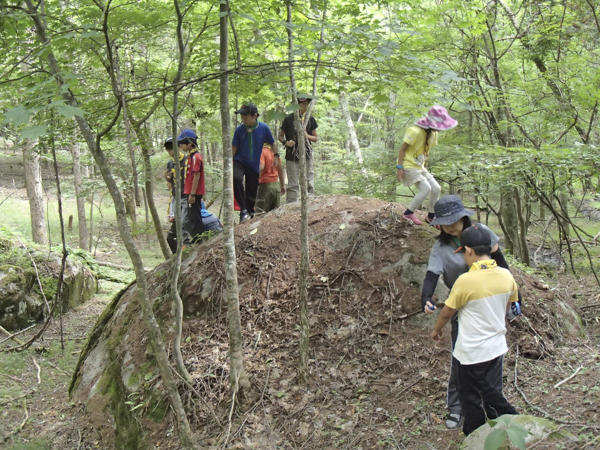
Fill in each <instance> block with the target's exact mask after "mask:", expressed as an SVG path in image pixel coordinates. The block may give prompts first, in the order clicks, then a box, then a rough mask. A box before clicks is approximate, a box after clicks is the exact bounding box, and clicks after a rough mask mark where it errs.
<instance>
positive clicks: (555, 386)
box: [554, 367, 583, 389]
mask: <svg viewBox="0 0 600 450" xmlns="http://www.w3.org/2000/svg"><path fill="white" fill-rule="evenodd" d="M581 369H583V367H579V368H577V370H576V371H575V372H574V373H573V375H571V376H570V377H568V378H565V379H564V380H562V381H561V382H559V383H556V384H555V385H554V389H556V388H557V387H559V386H560V385H561V384H563V383H566V382H567V381H569V380H570V379H572V378H575V375H577V374H578V373H579V371H580V370H581Z"/></svg>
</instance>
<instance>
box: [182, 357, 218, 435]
mask: <svg viewBox="0 0 600 450" xmlns="http://www.w3.org/2000/svg"><path fill="white" fill-rule="evenodd" d="M171 371H172V372H173V373H174V374H176V375H177V376H178V377H179V378H181V380H182V381H183V382H184V383H185V385H186V386H187V387H189V388H190V389H191V390H192V392H193V393H194V394H196V396H198V398H199V399H200V400H202V403H204V406H206V407H207V408H208V410H209V411H210V413H211V415H212V416H213V419H215V422H217V425H219V427H221V428H223V425H221V421H220V420H219V418H218V417H217V415H216V414H215V412H214V411H213V409H212V408H211V407H210V405H209V404H208V403H207V401H206V400H205V399H204V397H202V396H201V395H200V393H199V392H198V391H197V390H196V389H194V386H192V385H191V384H190V383H188V382H187V380H186V379H185V378H183V377H182V376H181V375H180V374H179V372H178V371H176V370H174V369H173V368H172V367H171Z"/></svg>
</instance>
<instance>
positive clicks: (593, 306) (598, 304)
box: [0, 303, 600, 343]
mask: <svg viewBox="0 0 600 450" xmlns="http://www.w3.org/2000/svg"><path fill="white" fill-rule="evenodd" d="M591 308H600V303H592V304H591V305H585V306H580V307H579V309H591ZM1 342H4V341H0V343H1Z"/></svg>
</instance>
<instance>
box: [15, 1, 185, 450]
mask: <svg viewBox="0 0 600 450" xmlns="http://www.w3.org/2000/svg"><path fill="white" fill-rule="evenodd" d="M24 3H25V5H26V6H27V9H28V13H29V17H30V18H31V20H32V21H33V23H34V26H35V30H36V34H37V37H38V39H39V41H40V43H41V44H43V45H47V44H48V43H49V39H48V37H47V35H46V28H45V26H44V20H45V17H44V15H43V14H40V12H39V11H38V10H37V8H36V6H34V4H33V2H32V0H24ZM107 19H108V17H107V15H106V11H105V17H104V27H105V28H107ZM46 60H47V62H48V66H49V69H50V73H51V74H52V75H53V76H54V78H55V79H56V82H57V83H58V85H59V87H61V88H62V87H63V86H64V79H63V77H62V73H61V70H60V67H59V65H58V61H57V59H56V57H55V56H54V53H53V52H52V51H51V50H49V51H48V52H47V53H46ZM61 92H62V95H63V98H64V99H65V101H66V102H67V104H68V105H70V106H74V107H77V101H76V99H75V96H74V95H73V93H72V92H71V91H70V90H69V89H61ZM119 114H120V107H118V109H117V111H116V114H115V117H114V119H113V121H112V122H111V123H110V124H109V126H108V127H106V128H105V129H103V130H101V131H99V132H98V134H97V135H96V136H94V134H93V133H92V130H91V128H90V126H89V124H88V123H87V121H86V120H85V119H84V118H83V117H79V116H76V117H75V120H76V121H77V124H78V126H79V130H80V132H81V134H82V135H83V137H84V139H85V141H86V143H87V145H88V148H89V150H90V152H91V153H92V155H93V156H94V160H95V161H96V163H97V165H98V168H99V169H100V173H101V174H102V178H103V179H104V182H105V183H106V187H107V188H108V191H109V192H110V195H111V197H112V200H113V203H114V206H115V214H116V219H117V226H118V229H119V233H120V235H121V239H122V241H123V244H124V246H125V248H126V249H127V253H128V254H129V257H130V258H131V262H132V263H133V267H134V270H135V278H136V285H137V286H136V287H137V292H138V301H139V303H140V307H141V310H142V316H143V318H144V322H145V324H146V326H147V327H148V331H149V333H148V338H149V342H150V345H151V346H152V349H153V351H154V357H155V359H156V363H157V365H158V368H159V371H160V375H161V378H162V381H163V383H164V386H165V390H166V391H167V395H168V396H169V398H170V401H171V406H172V407H173V411H174V413H175V415H176V418H177V422H178V425H179V436H180V439H181V443H182V446H183V447H184V448H186V449H187V448H194V444H193V434H192V431H191V428H190V424H189V422H188V420H187V415H186V413H185V410H184V408H183V403H182V401H181V397H180V396H179V391H178V390H177V385H176V384H175V380H174V379H173V375H172V374H171V368H170V367H169V360H168V356H167V352H166V350H165V349H166V345H165V342H164V339H163V336H162V332H161V330H160V327H159V326H158V323H157V322H156V317H155V316H154V311H153V310H152V303H151V300H150V295H149V292H148V284H147V282H146V273H145V271H144V264H143V261H142V257H141V255H140V253H139V251H138V249H137V247H136V245H135V241H134V240H133V236H132V233H131V228H130V227H129V225H128V223H127V218H126V214H125V204H124V202H123V197H122V196H121V193H120V191H119V187H118V186H117V183H116V181H115V178H114V176H113V174H112V172H111V170H110V165H109V163H108V160H107V158H106V155H105V154H104V152H103V150H102V148H101V146H100V142H101V138H102V136H103V135H105V134H106V133H108V132H109V131H110V129H111V128H112V127H113V126H114V124H115V123H116V121H117V120H118V115H119Z"/></svg>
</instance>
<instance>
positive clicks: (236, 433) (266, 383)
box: [231, 366, 271, 439]
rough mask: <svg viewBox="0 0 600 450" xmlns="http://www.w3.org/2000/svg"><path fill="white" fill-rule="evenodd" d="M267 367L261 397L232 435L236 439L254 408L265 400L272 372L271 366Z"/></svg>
mask: <svg viewBox="0 0 600 450" xmlns="http://www.w3.org/2000/svg"><path fill="white" fill-rule="evenodd" d="M267 367H268V368H267V380H266V381H265V385H264V387H263V390H262V394H261V396H260V399H259V400H258V401H257V402H256V403H255V404H254V406H253V407H252V408H250V409H249V410H248V412H247V413H246V417H244V420H243V421H242V424H241V425H240V427H239V428H238V429H237V431H236V432H235V433H234V434H233V436H232V437H231V438H232V439H235V437H236V436H237V435H238V434H239V432H240V431H242V428H244V425H245V424H246V422H247V421H248V418H249V417H250V414H252V413H253V412H254V410H255V409H256V407H257V406H258V405H260V404H261V403H262V401H263V399H264V397H265V391H266V390H267V386H268V385H269V375H270V373H271V366H267Z"/></svg>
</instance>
